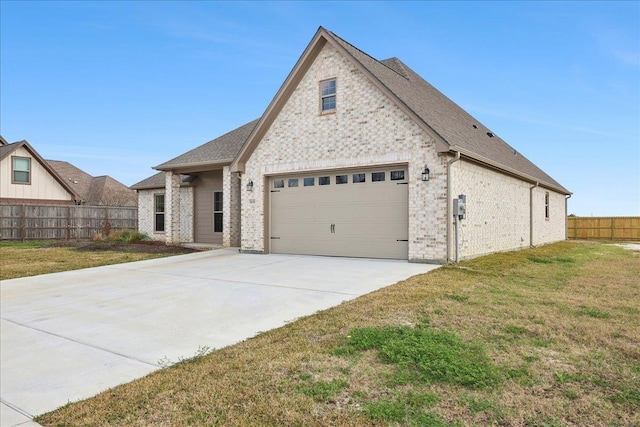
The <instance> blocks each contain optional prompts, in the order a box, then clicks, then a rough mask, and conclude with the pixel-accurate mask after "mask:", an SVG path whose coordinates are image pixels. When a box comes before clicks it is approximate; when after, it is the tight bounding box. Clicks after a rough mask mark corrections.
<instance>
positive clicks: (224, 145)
mask: <svg viewBox="0 0 640 427" xmlns="http://www.w3.org/2000/svg"><path fill="white" fill-rule="evenodd" d="M258 120H259V119H256V120H253V121H252V122H249V123H247V124H246V125H243V126H240V127H239V128H237V129H234V130H232V131H231V132H229V133H226V134H224V135H222V136H220V137H218V138H216V139H213V140H211V141H209V142H207V143H205V144H202V145H201V146H199V147H196V148H194V149H193V150H190V151H187V152H186V153H184V154H181V155H179V156H178V157H176V158H174V159H171V160H169V161H168V162H164V163H162V164H160V165H158V166H156V167H155V168H154V169H158V170H171V169H174V168H179V167H184V166H189V165H198V164H204V163H217V162H226V161H228V162H229V163H231V162H232V161H233V159H235V157H236V156H237V155H238V152H239V151H240V148H242V145H243V144H244V142H245V141H246V140H247V138H248V137H249V134H251V131H252V130H253V128H254V127H255V126H256V124H257V123H258ZM142 182H143V181H142ZM138 184H140V183H138ZM138 184H136V186H137V185H138Z"/></svg>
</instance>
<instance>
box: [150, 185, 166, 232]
mask: <svg viewBox="0 0 640 427" xmlns="http://www.w3.org/2000/svg"><path fill="white" fill-rule="evenodd" d="M158 197H162V210H161V211H160V210H158ZM158 215H162V230H158V225H160V222H159V221H158ZM166 218H167V216H166V199H165V194H164V193H154V194H153V232H154V233H164V231H165V229H166V227H165V225H166Z"/></svg>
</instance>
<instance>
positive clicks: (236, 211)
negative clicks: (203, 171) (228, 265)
mask: <svg viewBox="0 0 640 427" xmlns="http://www.w3.org/2000/svg"><path fill="white" fill-rule="evenodd" d="M222 191H223V196H222V211H223V216H222V217H223V225H222V245H223V246H225V247H230V246H231V247H239V246H240V179H239V178H238V176H236V174H233V173H231V170H230V168H229V166H225V167H224V169H223V170H222Z"/></svg>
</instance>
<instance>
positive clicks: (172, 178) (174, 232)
mask: <svg viewBox="0 0 640 427" xmlns="http://www.w3.org/2000/svg"><path fill="white" fill-rule="evenodd" d="M164 227H165V229H164V230H165V236H166V242H167V244H179V243H180V175H179V174H177V173H173V172H172V171H169V172H165V196H164Z"/></svg>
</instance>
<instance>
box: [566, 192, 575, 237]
mask: <svg viewBox="0 0 640 427" xmlns="http://www.w3.org/2000/svg"><path fill="white" fill-rule="evenodd" d="M571 196H573V194H568V195H566V196H564V240H569V237H568V236H569V230H567V227H569V210H568V209H567V208H568V203H567V202H568V201H569V199H570V198H571ZM573 238H574V239H575V238H577V236H573Z"/></svg>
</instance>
